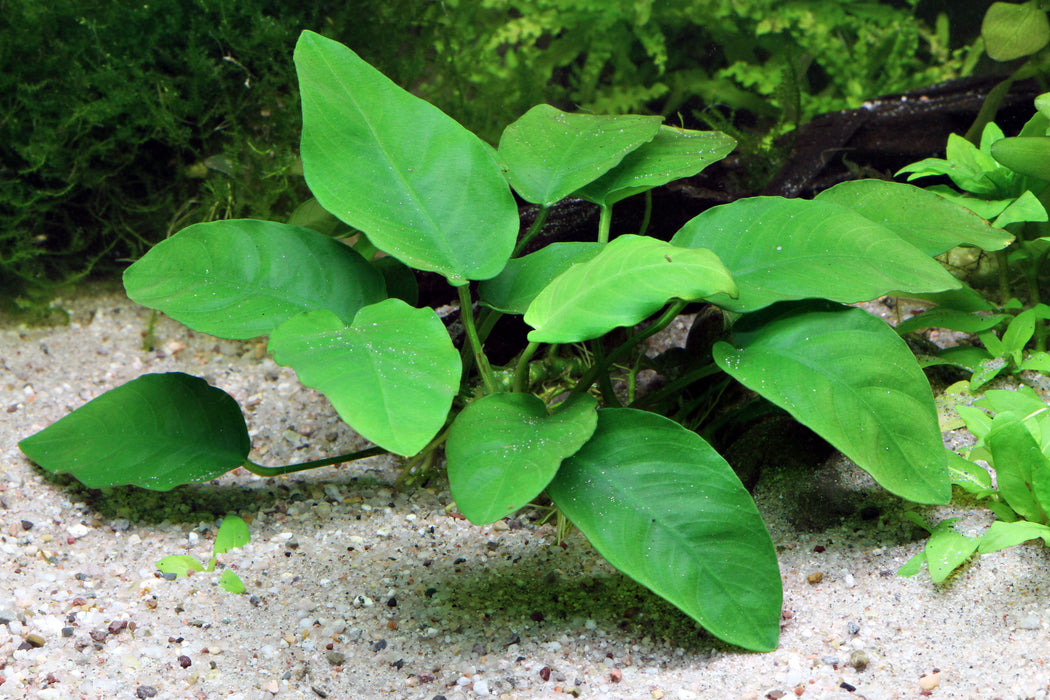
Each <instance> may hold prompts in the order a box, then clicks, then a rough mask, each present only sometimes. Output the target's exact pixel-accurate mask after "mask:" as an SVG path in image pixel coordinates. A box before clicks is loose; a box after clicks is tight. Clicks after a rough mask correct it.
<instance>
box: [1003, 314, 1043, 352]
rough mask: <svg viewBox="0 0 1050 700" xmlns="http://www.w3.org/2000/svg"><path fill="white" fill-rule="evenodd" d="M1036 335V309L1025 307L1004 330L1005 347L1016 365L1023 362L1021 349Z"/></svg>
mask: <svg viewBox="0 0 1050 700" xmlns="http://www.w3.org/2000/svg"><path fill="white" fill-rule="evenodd" d="M1033 335H1035V309H1025V310H1024V311H1022V312H1021V313H1019V314H1017V316H1015V317H1014V318H1013V320H1012V321H1010V323H1009V324H1008V325H1007V326H1006V330H1005V331H1004V332H1003V348H1004V349H1005V350H1006V352H1007V353H1008V354H1009V355H1010V357H1011V359H1013V361H1014V364H1015V365H1019V364H1021V351H1022V350H1024V346H1025V345H1027V344H1028V341H1029V340H1031V339H1032V336H1033Z"/></svg>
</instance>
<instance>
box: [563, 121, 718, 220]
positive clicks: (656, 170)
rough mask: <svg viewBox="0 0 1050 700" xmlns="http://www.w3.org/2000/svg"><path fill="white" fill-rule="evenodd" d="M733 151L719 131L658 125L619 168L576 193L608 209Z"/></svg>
mask: <svg viewBox="0 0 1050 700" xmlns="http://www.w3.org/2000/svg"><path fill="white" fill-rule="evenodd" d="M734 148H736V139H734V138H731V137H729V136H727V135H725V134H723V133H722V132H720V131H691V130H689V129H678V128H675V127H671V126H661V127H660V130H659V131H658V132H657V134H656V137H655V138H654V139H653V140H652V141H649V142H648V143H643V144H642V145H641V146H639V147H638V148H636V149H635V150H633V151H631V152H630V153H628V154H627V155H626V156H624V159H623V160H622V161H620V163H619V165H617V166H616V167H615V168H613V169H612V170H610V171H609V172H607V173H605V175H602V176H601V177H600V178H599V179H598V180H596V181H594V182H592V183H590V184H589V185H587V186H585V187H584V188H583V189H581V190H579V191H578V192H577V194H578V195H579V196H580V197H583V198H584V199H586V200H587V201H589V202H594V203H595V204H600V205H602V206H610V205H613V204H615V203H616V202H619V201H620V200H621V199H624V198H626V197H630V196H631V195H635V194H638V193H640V192H645V191H646V190H651V189H653V188H654V187H660V186H661V185H666V184H667V183H668V182H671V181H672V180H678V179H681V178H683V177H692V176H693V175H696V174H697V173H699V172H700V171H701V170H703V169H704V168H706V167H707V166H709V165H711V164H712V163H717V162H718V161H720V160H722V159H723V158H725V157H726V156H727V155H729V154H730V152H732V150H733V149H734Z"/></svg>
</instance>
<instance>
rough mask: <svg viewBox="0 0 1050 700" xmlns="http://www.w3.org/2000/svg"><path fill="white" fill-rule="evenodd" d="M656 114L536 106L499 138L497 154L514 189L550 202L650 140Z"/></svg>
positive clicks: (657, 125)
mask: <svg viewBox="0 0 1050 700" xmlns="http://www.w3.org/2000/svg"><path fill="white" fill-rule="evenodd" d="M661 120H662V119H661V117H658V116H652V117H648V116H638V115H623V116H604V115H594V114H570V113H568V112H563V111H561V110H560V109H556V108H554V107H551V106H550V105H536V106H535V107H533V108H532V109H530V110H529V111H528V112H526V113H525V114H524V115H522V116H521V118H520V119H518V120H517V121H516V122H514V123H513V124H511V125H510V126H508V127H507V128H506V129H505V130H504V131H503V135H502V136H501V137H500V141H499V156H500V158H501V159H502V160H503V162H504V164H505V165H506V167H507V168H508V171H507V179H508V180H510V184H511V185H512V186H513V187H514V189H515V191H517V193H518V194H520V195H521V196H522V198H523V199H525V200H526V201H529V202H532V203H533V204H542V205H546V206H550V205H552V204H554V203H556V202H558V201H560V200H562V199H564V198H565V197H568V196H569V195H570V194H572V193H573V192H575V191H576V190H578V189H580V188H581V187H583V186H584V185H586V184H588V183H590V182H593V181H594V180H596V179H598V178H599V177H601V176H602V175H604V174H605V173H606V172H608V171H609V170H611V169H612V168H613V167H614V166H616V165H617V164H618V163H619V162H620V161H621V160H623V158H624V156H626V155H627V154H628V153H630V152H631V151H633V150H635V149H636V148H638V147H639V146H640V145H642V144H643V143H646V142H647V141H651V140H652V139H653V137H655V136H656V133H657V131H659V130H660V122H661Z"/></svg>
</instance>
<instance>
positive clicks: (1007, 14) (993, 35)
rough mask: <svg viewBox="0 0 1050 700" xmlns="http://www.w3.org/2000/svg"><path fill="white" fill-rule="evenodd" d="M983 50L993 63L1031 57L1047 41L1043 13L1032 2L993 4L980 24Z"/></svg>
mask: <svg viewBox="0 0 1050 700" xmlns="http://www.w3.org/2000/svg"><path fill="white" fill-rule="evenodd" d="M981 38H982V39H984V49H985V51H987V52H988V55H989V56H991V57H992V58H993V59H995V60H996V61H1012V60H1014V59H1015V58H1021V57H1022V56H1031V55H1032V54H1034V53H1035V52H1036V51H1038V50H1039V49H1041V48H1043V47H1044V46H1046V44H1047V42H1048V41H1050V24H1048V23H1047V19H1046V11H1045V10H1042V9H1040V7H1039V6H1038V5H1037V4H1036V3H1034V2H1023V3H1013V2H993V3H992V4H991V6H990V7H989V8H988V10H987V11H986V12H985V14H984V20H983V21H982V22H981Z"/></svg>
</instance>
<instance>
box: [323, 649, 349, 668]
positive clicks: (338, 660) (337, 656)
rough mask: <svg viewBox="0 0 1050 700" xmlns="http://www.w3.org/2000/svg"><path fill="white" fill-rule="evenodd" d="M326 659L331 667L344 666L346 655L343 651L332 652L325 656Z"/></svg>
mask: <svg viewBox="0 0 1050 700" xmlns="http://www.w3.org/2000/svg"><path fill="white" fill-rule="evenodd" d="M325 658H326V659H328V663H329V665H331V666H342V665H343V662H344V661H346V655H345V654H344V653H343V652H341V651H330V652H328V653H327V654H325Z"/></svg>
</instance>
